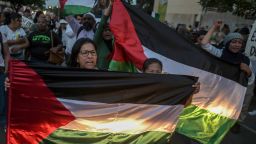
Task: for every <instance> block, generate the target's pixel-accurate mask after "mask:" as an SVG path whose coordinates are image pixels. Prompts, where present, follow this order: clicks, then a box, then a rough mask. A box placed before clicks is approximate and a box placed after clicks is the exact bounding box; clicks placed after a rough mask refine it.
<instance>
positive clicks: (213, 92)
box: [110, 0, 247, 144]
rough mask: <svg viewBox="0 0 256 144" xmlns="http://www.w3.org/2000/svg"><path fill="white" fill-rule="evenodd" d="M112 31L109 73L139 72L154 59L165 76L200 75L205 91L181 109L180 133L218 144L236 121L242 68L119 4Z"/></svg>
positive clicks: (241, 96)
mask: <svg viewBox="0 0 256 144" xmlns="http://www.w3.org/2000/svg"><path fill="white" fill-rule="evenodd" d="M110 27H111V30H112V32H113V33H114V36H115V53H114V57H113V61H112V63H111V64H110V69H113V70H124V71H127V69H129V67H132V69H134V67H135V68H137V69H140V68H141V67H142V65H143V62H144V60H145V59H146V58H151V57H154V58H157V59H159V60H161V61H162V62H163V65H164V66H163V70H164V71H165V72H167V73H170V74H181V75H191V76H197V77H199V81H200V83H201V90H200V92H199V93H198V94H196V95H194V96H193V100H192V105H190V106H189V107H187V108H186V109H185V110H184V111H183V114H182V115H181V117H180V120H179V123H178V126H177V128H176V130H177V132H178V133H180V134H183V135H185V136H187V137H190V138H193V139H195V140H197V141H199V142H201V143H207V144H218V143H220V142H221V140H222V139H223V137H224V136H225V134H226V133H227V132H228V130H229V129H230V128H231V127H232V126H233V124H234V123H235V122H236V120H237V119H238V117H239V114H240V111H241V108H242V104H243V100H244V95H245V92H246V85H247V80H246V79H245V77H244V76H243V74H242V73H241V71H240V69H239V66H237V65H232V64H229V63H226V62H224V61H222V60H220V59H218V58H216V57H214V56H212V55H210V54H209V53H207V52H206V51H204V50H202V49H201V48H200V47H196V46H195V45H194V44H192V43H191V42H189V41H187V40H186V39H185V38H183V37H182V36H180V35H178V34H177V33H176V32H175V30H173V29H171V28H169V27H168V26H166V25H164V24H162V23H160V22H158V21H156V20H154V19H153V18H152V17H150V16H149V15H147V14H145V13H143V12H142V11H141V10H140V9H138V8H136V7H133V6H130V5H128V4H126V3H123V2H121V1H120V0H116V1H115V2H114V4H113V10H112V17H111V21H110Z"/></svg>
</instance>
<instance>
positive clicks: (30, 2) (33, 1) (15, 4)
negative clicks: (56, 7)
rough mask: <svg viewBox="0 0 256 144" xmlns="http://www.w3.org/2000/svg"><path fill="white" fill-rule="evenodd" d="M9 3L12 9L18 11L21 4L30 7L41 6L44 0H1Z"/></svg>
mask: <svg viewBox="0 0 256 144" xmlns="http://www.w3.org/2000/svg"><path fill="white" fill-rule="evenodd" d="M3 1H7V2H10V3H11V6H12V8H13V9H15V10H16V12H18V10H19V9H20V8H21V7H22V6H30V7H42V6H43V5H44V4H45V0H3Z"/></svg>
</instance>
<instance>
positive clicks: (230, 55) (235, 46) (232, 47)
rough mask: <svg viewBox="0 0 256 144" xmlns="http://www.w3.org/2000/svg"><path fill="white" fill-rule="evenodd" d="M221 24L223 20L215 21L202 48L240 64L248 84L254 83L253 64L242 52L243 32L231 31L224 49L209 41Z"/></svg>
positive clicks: (202, 43)
mask: <svg viewBox="0 0 256 144" xmlns="http://www.w3.org/2000/svg"><path fill="white" fill-rule="evenodd" d="M221 25H222V22H220V21H217V22H215V23H214V25H213V26H212V27H211V28H210V30H209V31H208V32H207V34H206V35H205V36H204V38H203V40H202V41H201V46H202V48H203V49H204V50H206V51H208V52H209V53H211V54H212V55H215V56H217V57H219V58H221V59H223V60H224V61H227V62H229V63H233V64H239V65H240V69H241V70H242V71H244V72H245V74H246V76H247V77H248V78H249V81H248V84H249V85H250V84H252V83H253V82H254V74H253V72H252V65H251V62H250V59H249V58H248V57H247V56H245V55H244V54H242V52H241V49H242V46H243V43H244V40H243V37H242V35H241V34H239V33H229V34H228V35H227V36H226V37H225V38H224V40H223V44H224V48H223V49H218V48H216V47H214V46H213V45H211V44H210V43H209V42H210V37H211V35H212V34H213V33H214V32H215V31H216V30H218V29H219V28H220V26H221Z"/></svg>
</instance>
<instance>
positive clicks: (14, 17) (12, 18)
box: [6, 12, 22, 24]
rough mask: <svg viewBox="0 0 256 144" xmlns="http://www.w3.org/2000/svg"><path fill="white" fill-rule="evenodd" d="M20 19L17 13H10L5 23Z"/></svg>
mask: <svg viewBox="0 0 256 144" xmlns="http://www.w3.org/2000/svg"><path fill="white" fill-rule="evenodd" d="M21 18H22V16H21V15H20V14H19V13H16V12H12V13H10V15H9V18H8V19H7V21H6V23H7V24H10V23H11V21H12V20H15V19H20V20H21Z"/></svg>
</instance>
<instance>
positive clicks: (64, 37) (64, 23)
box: [58, 19, 68, 48]
mask: <svg viewBox="0 0 256 144" xmlns="http://www.w3.org/2000/svg"><path fill="white" fill-rule="evenodd" d="M59 23H60V27H59V28H58V36H59V39H60V40H61V41H62V45H63V47H64V48H65V47H66V44H67V35H66V33H65V32H66V28H67V24H68V22H67V21H65V20H64V19H61V20H60V22H59Z"/></svg>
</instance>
